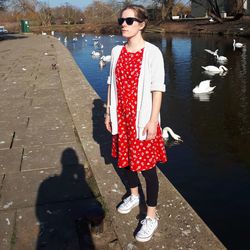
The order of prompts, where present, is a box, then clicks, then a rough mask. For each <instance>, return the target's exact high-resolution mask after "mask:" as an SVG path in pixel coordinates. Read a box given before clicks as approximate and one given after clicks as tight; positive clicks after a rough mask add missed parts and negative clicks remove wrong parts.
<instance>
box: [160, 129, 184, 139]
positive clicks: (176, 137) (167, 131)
mask: <svg viewBox="0 0 250 250" xmlns="http://www.w3.org/2000/svg"><path fill="white" fill-rule="evenodd" d="M168 133H169V134H170V135H171V136H172V137H173V139H174V140H175V141H182V139H181V137H180V136H179V135H177V134H175V133H174V131H173V130H172V129H171V128H170V127H165V128H164V129H163V130H162V137H163V139H164V140H168V138H169V134H168Z"/></svg>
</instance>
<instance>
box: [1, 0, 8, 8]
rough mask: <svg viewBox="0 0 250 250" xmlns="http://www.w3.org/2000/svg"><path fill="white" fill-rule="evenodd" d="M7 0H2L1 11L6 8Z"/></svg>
mask: <svg viewBox="0 0 250 250" xmlns="http://www.w3.org/2000/svg"><path fill="white" fill-rule="evenodd" d="M6 4H7V0H0V11H4V10H6Z"/></svg>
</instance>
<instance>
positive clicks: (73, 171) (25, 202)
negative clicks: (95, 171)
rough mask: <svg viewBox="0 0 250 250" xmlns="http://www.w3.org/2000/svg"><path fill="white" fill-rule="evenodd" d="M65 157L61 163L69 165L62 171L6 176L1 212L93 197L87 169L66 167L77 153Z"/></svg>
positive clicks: (52, 170)
mask: <svg viewBox="0 0 250 250" xmlns="http://www.w3.org/2000/svg"><path fill="white" fill-rule="evenodd" d="M64 157H65V159H64V158H63V160H62V162H66V164H64V163H63V165H62V169H60V168H57V169H47V170H39V171H29V172H22V173H19V174H8V175H6V176H5V179H4V184H3V187H2V190H1V200H0V210H6V209H10V208H11V209H13V208H22V207H28V206H35V205H40V204H46V203H49V202H59V201H67V200H74V199H79V200H81V199H86V198H89V197H92V191H91V189H90V188H89V185H88V184H87V182H86V178H85V177H86V176H85V169H84V167H83V166H82V165H81V164H78V165H68V164H67V160H68V158H69V157H74V151H72V150H68V151H67V152H65V154H64ZM75 160H76V159H75Z"/></svg>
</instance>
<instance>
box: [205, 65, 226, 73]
mask: <svg viewBox="0 0 250 250" xmlns="http://www.w3.org/2000/svg"><path fill="white" fill-rule="evenodd" d="M201 67H202V68H203V69H204V70H205V71H209V72H213V73H218V74H219V73H223V72H225V71H228V69H227V68H226V67H225V66H223V65H221V66H220V67H219V68H218V67H216V66H213V65H209V66H201Z"/></svg>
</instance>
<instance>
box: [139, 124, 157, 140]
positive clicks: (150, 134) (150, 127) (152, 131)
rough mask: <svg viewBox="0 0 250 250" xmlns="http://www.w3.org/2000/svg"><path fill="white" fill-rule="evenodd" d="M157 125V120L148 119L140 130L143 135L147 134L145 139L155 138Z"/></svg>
mask: <svg viewBox="0 0 250 250" xmlns="http://www.w3.org/2000/svg"><path fill="white" fill-rule="evenodd" d="M157 125H158V121H157V122H154V121H149V122H148V123H147V125H146V126H145V128H144V129H143V132H142V135H145V133H146V134H147V137H146V140H152V139H155V137H156V133H157Z"/></svg>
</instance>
